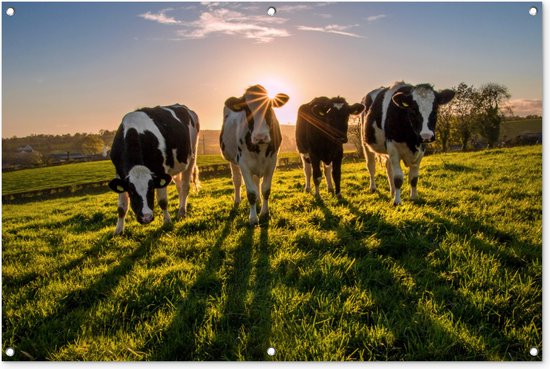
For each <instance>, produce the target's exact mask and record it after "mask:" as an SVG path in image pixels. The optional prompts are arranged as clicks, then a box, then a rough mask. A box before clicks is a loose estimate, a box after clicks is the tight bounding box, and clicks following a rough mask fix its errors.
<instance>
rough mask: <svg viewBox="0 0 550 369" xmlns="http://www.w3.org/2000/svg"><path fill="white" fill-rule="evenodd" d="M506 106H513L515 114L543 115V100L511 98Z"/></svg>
mask: <svg viewBox="0 0 550 369" xmlns="http://www.w3.org/2000/svg"><path fill="white" fill-rule="evenodd" d="M506 106H509V107H510V108H512V113H513V114H514V115H518V116H522V117H523V116H526V115H542V100H533V99H514V100H509V101H508V103H507V104H506Z"/></svg>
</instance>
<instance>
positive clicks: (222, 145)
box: [220, 141, 225, 151]
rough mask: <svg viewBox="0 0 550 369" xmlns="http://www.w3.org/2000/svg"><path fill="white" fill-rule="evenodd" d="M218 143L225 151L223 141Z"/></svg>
mask: <svg viewBox="0 0 550 369" xmlns="http://www.w3.org/2000/svg"><path fill="white" fill-rule="evenodd" d="M220 145H221V147H222V151H225V142H223V141H221V142H220Z"/></svg>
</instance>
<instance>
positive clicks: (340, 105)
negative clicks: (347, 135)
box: [333, 103, 344, 110]
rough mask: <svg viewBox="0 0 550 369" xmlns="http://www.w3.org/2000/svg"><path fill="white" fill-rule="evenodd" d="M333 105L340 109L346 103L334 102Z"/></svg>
mask: <svg viewBox="0 0 550 369" xmlns="http://www.w3.org/2000/svg"><path fill="white" fill-rule="evenodd" d="M333 105H334V107H335V108H336V109H338V110H340V109H342V107H344V103H338V104H337V103H334V104H333Z"/></svg>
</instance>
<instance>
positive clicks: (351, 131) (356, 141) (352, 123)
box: [348, 115, 363, 155]
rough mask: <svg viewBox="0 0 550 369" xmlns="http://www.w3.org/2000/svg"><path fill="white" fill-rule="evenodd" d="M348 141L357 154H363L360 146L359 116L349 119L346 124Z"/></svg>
mask: <svg viewBox="0 0 550 369" xmlns="http://www.w3.org/2000/svg"><path fill="white" fill-rule="evenodd" d="M348 141H349V142H350V143H352V144H353V145H354V146H355V149H356V150H357V153H358V154H359V155H361V154H362V153H363V145H362V144H361V116H360V115H355V116H350V117H349V123H348Z"/></svg>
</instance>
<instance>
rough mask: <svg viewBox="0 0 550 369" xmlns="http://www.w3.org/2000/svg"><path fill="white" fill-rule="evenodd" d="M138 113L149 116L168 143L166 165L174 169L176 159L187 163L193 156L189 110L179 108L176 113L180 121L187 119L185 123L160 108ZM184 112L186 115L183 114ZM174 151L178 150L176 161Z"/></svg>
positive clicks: (142, 110) (146, 109) (144, 109)
mask: <svg viewBox="0 0 550 369" xmlns="http://www.w3.org/2000/svg"><path fill="white" fill-rule="evenodd" d="M137 111H141V112H144V113H145V114H147V116H148V117H149V118H151V120H152V121H153V122H154V123H155V125H156V126H157V128H158V129H159V131H160V132H161V134H162V136H163V138H164V140H165V142H166V152H165V154H166V165H168V166H169V167H171V168H173V167H174V163H175V159H177V160H178V161H179V162H180V163H187V159H188V157H189V156H190V155H191V145H190V143H191V142H190V137H189V129H188V124H189V119H191V118H190V116H189V113H188V112H187V110H186V109H185V108H179V109H177V113H176V116H178V115H179V116H181V117H182V118H180V120H181V119H185V120H184V121H185V123H182V121H180V120H178V119H176V118H174V116H173V115H172V113H170V112H169V111H167V110H166V109H164V108H162V107H160V106H157V107H155V108H142V109H139V110H137ZM172 111H174V110H172ZM183 111H185V112H186V113H183ZM179 116H178V118H179ZM147 132H148V131H146V132H145V134H147ZM157 142H158V140H157ZM157 147H158V146H157ZM174 149H176V158H175V159H174V154H173V152H174Z"/></svg>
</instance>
